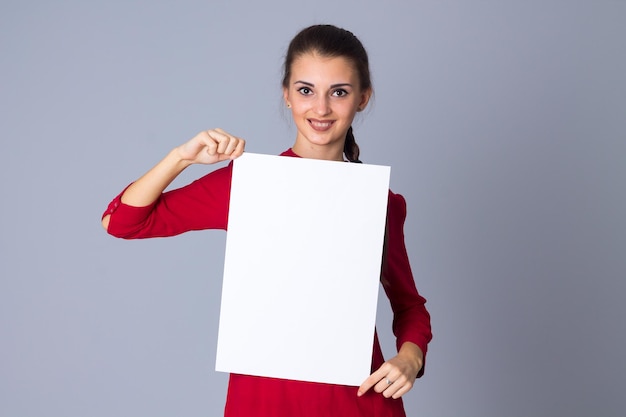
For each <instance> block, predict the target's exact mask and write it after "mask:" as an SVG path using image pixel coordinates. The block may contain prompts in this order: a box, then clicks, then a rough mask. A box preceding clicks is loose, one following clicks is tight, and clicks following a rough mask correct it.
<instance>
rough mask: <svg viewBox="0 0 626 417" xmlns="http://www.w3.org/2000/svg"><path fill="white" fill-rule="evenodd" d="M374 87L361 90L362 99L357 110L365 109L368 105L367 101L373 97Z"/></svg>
mask: <svg viewBox="0 0 626 417" xmlns="http://www.w3.org/2000/svg"><path fill="white" fill-rule="evenodd" d="M372 93H373V91H372V89H371V88H368V89H367V90H365V91H363V92H361V101H360V102H359V107H358V109H357V111H363V110H365V108H366V107H367V103H369V101H370V98H371V97H372Z"/></svg>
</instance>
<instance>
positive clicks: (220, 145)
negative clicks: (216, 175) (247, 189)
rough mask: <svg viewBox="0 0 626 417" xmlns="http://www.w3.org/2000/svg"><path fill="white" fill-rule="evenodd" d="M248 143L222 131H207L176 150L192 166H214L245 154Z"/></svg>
mask: <svg viewBox="0 0 626 417" xmlns="http://www.w3.org/2000/svg"><path fill="white" fill-rule="evenodd" d="M245 145H246V141H245V140H243V139H241V138H238V137H236V136H233V135H231V134H230V133H228V132H225V131H224V130H222V129H211V130H205V131H202V132H200V133H198V134H197V135H196V136H194V137H193V138H192V139H191V140H189V141H188V142H186V143H184V144H182V145H180V146H179V147H177V148H176V151H177V152H178V155H179V156H180V158H181V159H182V160H184V161H187V162H188V163H191V164H214V163H216V162H221V161H226V160H228V159H235V158H237V157H239V156H241V154H243V151H244V148H245Z"/></svg>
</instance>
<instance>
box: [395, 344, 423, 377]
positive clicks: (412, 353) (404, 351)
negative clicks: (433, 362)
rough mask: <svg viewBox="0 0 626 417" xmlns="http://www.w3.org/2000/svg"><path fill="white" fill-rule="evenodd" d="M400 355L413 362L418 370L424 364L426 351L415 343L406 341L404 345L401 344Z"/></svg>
mask: <svg viewBox="0 0 626 417" xmlns="http://www.w3.org/2000/svg"><path fill="white" fill-rule="evenodd" d="M398 356H401V357H403V358H404V359H405V360H407V361H409V362H410V363H411V364H413V366H415V369H416V370H417V372H419V370H420V369H422V366H424V352H422V349H421V348H420V347H419V346H418V345H416V344H415V343H412V342H404V343H403V344H402V346H400V350H399V351H398Z"/></svg>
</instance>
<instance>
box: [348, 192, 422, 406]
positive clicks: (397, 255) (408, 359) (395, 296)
mask: <svg viewBox="0 0 626 417" xmlns="http://www.w3.org/2000/svg"><path fill="white" fill-rule="evenodd" d="M405 218H406V202H405V200H404V198H403V197H402V196H400V195H398V194H393V193H391V192H390V194H389V208H388V214H387V236H386V250H385V256H384V263H383V270H382V279H381V281H382V284H383V288H384V289H385V292H386V294H387V296H388V297H389V301H390V303H391V308H392V310H393V313H394V319H393V332H394V334H395V335H396V339H397V340H396V344H397V347H398V355H396V356H395V357H393V358H391V359H390V360H388V361H387V362H385V363H384V364H383V365H382V366H381V367H380V368H379V369H378V370H376V371H375V372H374V373H373V374H372V375H371V376H370V377H369V378H367V379H366V380H365V382H363V384H362V385H361V387H360V388H359V395H362V394H363V393H365V392H366V391H367V390H368V389H370V388H372V387H374V390H375V391H376V392H379V393H382V394H383V395H384V396H385V397H393V398H399V397H401V396H402V395H404V394H405V393H406V392H408V391H409V390H410V389H411V388H412V387H413V383H414V382H415V379H416V378H418V377H420V376H421V375H422V374H423V373H424V369H423V367H424V361H425V355H426V350H427V347H428V342H430V340H431V339H432V333H431V328H430V315H429V314H428V311H427V310H426V307H425V303H426V299H424V298H423V297H422V296H421V295H420V294H419V293H418V292H417V288H416V287H415V281H414V279H413V274H412V272H411V267H410V264H409V258H408V254H407V252H406V247H405V244H404V220H405ZM388 382H389V383H388Z"/></svg>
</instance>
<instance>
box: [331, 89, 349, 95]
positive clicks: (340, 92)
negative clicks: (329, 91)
mask: <svg viewBox="0 0 626 417" xmlns="http://www.w3.org/2000/svg"><path fill="white" fill-rule="evenodd" d="M347 95H348V92H347V91H346V90H344V89H343V88H338V89H336V90H335V91H333V96H334V97H345V96H347Z"/></svg>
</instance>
